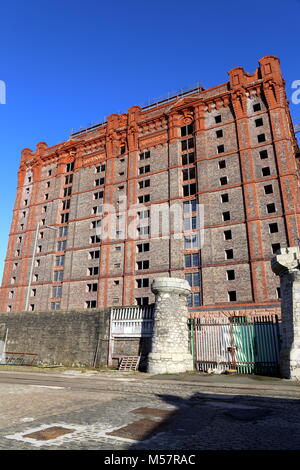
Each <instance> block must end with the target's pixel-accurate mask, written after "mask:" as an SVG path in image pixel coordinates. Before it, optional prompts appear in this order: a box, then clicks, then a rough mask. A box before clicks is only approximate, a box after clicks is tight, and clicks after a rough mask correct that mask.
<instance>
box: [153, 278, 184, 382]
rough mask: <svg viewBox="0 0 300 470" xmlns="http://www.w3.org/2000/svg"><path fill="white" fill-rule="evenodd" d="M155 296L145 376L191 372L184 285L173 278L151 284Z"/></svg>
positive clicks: (181, 280) (182, 281)
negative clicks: (149, 349) (151, 336)
mask: <svg viewBox="0 0 300 470" xmlns="http://www.w3.org/2000/svg"><path fill="white" fill-rule="evenodd" d="M151 288H152V292H153V293H154V294H155V309H154V329H153V338H152V349H151V352H150V353H149V356H148V372H150V373H157V374H162V373H178V372H186V371H188V370H192V369H193V358H192V355H191V353H190V347H189V330H188V324H187V321H188V309H187V302H186V300H187V296H188V295H189V294H190V293H191V288H190V286H189V284H188V282H187V281H185V280H183V279H176V278H172V277H161V278H157V279H155V280H154V281H153V283H152V286H151Z"/></svg>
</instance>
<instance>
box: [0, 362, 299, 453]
mask: <svg viewBox="0 0 300 470" xmlns="http://www.w3.org/2000/svg"><path fill="white" fill-rule="evenodd" d="M299 399H300V383H299V382H293V381H289V380H284V379H278V378H269V377H259V376H242V375H229V376H226V375H208V374H200V373H190V374H174V375H167V374H164V375H159V376H156V375H150V374H143V373H137V372H119V371H103V372H98V371H84V372H82V371H79V370H61V371H60V369H48V370H47V369H33V368H31V369H30V370H29V369H28V368H26V367H17V368H5V366H0V449H1V450H84V449H85V450H106V451H107V450H112V451H113V450H115V451H117V450H127V451H136V450H148V451H149V450H151V451H153V450H157V451H163V450H173V451H175V450H178V451H179V450H180V451H187V450H190V451H192V450H197V451H200V450H247V451H249V450H299V449H300V407H299V404H300V403H299Z"/></svg>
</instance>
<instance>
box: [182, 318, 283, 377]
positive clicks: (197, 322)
mask: <svg viewBox="0 0 300 470" xmlns="http://www.w3.org/2000/svg"><path fill="white" fill-rule="evenodd" d="M190 331H191V350H192V354H193V357H194V363H195V368H196V369H197V370H199V371H208V370H209V369H213V370H216V371H219V372H222V371H224V370H226V369H235V370H237V372H238V373H239V374H258V375H269V376H278V375H279V352H280V322H279V320H278V317H277V315H271V316H256V317H230V318H192V319H191V320H190Z"/></svg>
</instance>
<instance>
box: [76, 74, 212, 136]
mask: <svg viewBox="0 0 300 470" xmlns="http://www.w3.org/2000/svg"><path fill="white" fill-rule="evenodd" d="M203 90H204V88H203V87H202V86H201V84H200V82H197V84H196V86H195V85H193V88H190V87H185V88H181V89H180V90H178V91H177V92H172V93H168V94H167V95H164V96H161V97H160V98H157V99H155V100H154V99H153V100H149V101H148V103H147V104H146V103H144V104H142V105H141V108H142V110H143V111H148V110H150V109H153V108H158V107H159V106H161V105H163V104H165V103H169V102H171V101H174V100H175V99H179V98H183V97H185V96H188V95H193V94H195V93H199V92H200V91H203ZM150 101H151V102H150ZM126 112H127V111H124V112H123V111H119V112H118V114H124V113H126ZM105 124H107V121H103V122H100V123H98V124H95V125H93V126H90V127H86V128H84V129H80V130H79V131H76V132H72V133H71V135H70V137H73V138H74V137H77V136H79V135H81V134H85V133H87V132H92V131H94V130H96V129H99V128H100V127H103V126H105Z"/></svg>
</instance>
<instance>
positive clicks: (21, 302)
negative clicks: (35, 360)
mask: <svg viewBox="0 0 300 470" xmlns="http://www.w3.org/2000/svg"><path fill="white" fill-rule="evenodd" d="M296 152H297V142H296V139H295V135H294V132H293V128H292V125H291V118H290V114H289V108H288V102H287V100H286V95H285V84H284V81H283V78H282V75H281V72H280V65H279V60H278V59H277V58H276V57H273V56H267V57H264V58H263V59H261V60H260V61H259V67H258V69H257V70H256V72H255V73H254V74H252V75H250V74H248V73H246V72H244V70H243V69H242V68H240V67H238V68H235V69H233V70H230V71H229V82H228V83H225V84H222V85H219V86H216V87H214V88H211V89H208V90H204V89H195V90H191V91H190V92H186V93H184V94H182V95H179V96H176V97H174V98H170V99H169V100H167V101H164V102H160V103H155V104H153V105H151V106H147V107H144V108H140V107H139V106H133V107H132V108H130V109H129V110H128V113H127V114H122V115H117V114H112V115H110V116H108V119H107V121H106V122H104V123H101V124H99V125H97V126H94V127H92V128H88V129H85V130H83V131H80V132H77V133H74V134H72V135H71V136H70V139H69V140H67V141H65V142H63V143H61V144H58V145H55V146H53V147H48V146H47V144H45V143H43V142H41V143H39V144H38V145H37V148H36V151H35V152H33V151H32V150H30V149H24V150H23V151H22V156H21V163H20V169H19V173H18V187H17V194H16V202H15V206H14V213H13V219H12V225H11V231H10V237H9V243H8V249H7V257H6V262H5V269H4V275H3V282H2V288H1V299H0V311H2V312H9V311H12V312H16V311H23V310H25V308H26V296H27V293H28V284H29V278H30V271H31V263H32V255H33V249H34V242H35V235H36V227H37V224H38V223H40V224H41V226H40V229H39V231H38V239H37V244H36V245H37V252H36V254H35V259H34V263H33V266H32V268H33V270H32V282H31V287H30V292H29V294H30V296H29V299H28V309H29V310H32V309H33V310H38V311H40V310H41V311H43V310H51V309H62V310H70V309H79V310H81V309H83V308H93V307H97V308H101V307H108V306H118V305H133V304H135V303H136V302H149V303H152V302H153V301H154V296H153V294H152V293H151V289H150V285H151V282H152V280H153V279H154V278H157V277H166V276H172V277H177V278H184V277H185V276H186V275H187V274H194V277H193V280H194V282H193V283H194V284H195V285H193V286H192V292H193V298H192V300H191V304H192V305H194V306H191V310H192V311H194V310H197V311H198V310H202V309H203V311H204V310H205V309H206V308H207V307H214V306H217V307H218V308H220V310H222V309H224V310H225V311H227V310H230V306H231V305H237V306H240V308H241V310H243V308H244V307H245V306H247V308H248V307H252V308H253V310H254V311H255V308H256V306H257V305H259V306H260V307H259V308H261V306H263V305H266V306H268V305H270V303H271V304H272V305H273V304H274V305H279V299H278V287H279V280H277V279H276V277H275V276H274V274H273V273H272V271H271V268H270V259H271V258H272V256H273V252H274V251H276V248H278V247H279V244H280V247H284V246H293V245H295V244H296V242H297V237H298V229H297V218H298V220H299V189H298V188H299V178H298V174H297V164H296V157H295V156H296ZM190 193H191V194H190ZM122 196H126V197H127V200H126V205H125V207H123V205H122V199H121V197H122ZM188 200H196V201H197V202H199V203H200V204H203V206H204V245H203V246H202V249H201V250H199V248H198V249H195V248H194V247H188V246H185V245H184V240H180V239H176V238H171V239H167V238H166V239H157V238H150V239H149V240H147V238H145V239H142V237H141V239H139V240H132V239H131V238H130V237H128V235H127V233H126V230H127V227H128V224H129V223H131V221H132V218H129V215H128V212H127V210H128V209H130V208H131V207H132V205H134V204H137V203H139V202H140V203H141V201H143V207H142V208H141V211H145V210H147V208H150V207H153V206H156V205H157V204H163V203H167V204H171V205H172V204H174V203H178V202H179V203H180V204H182V203H183V202H184V201H188ZM106 204H112V205H113V206H114V207H115V208H116V215H117V216H120V218H119V219H118V220H119V223H120V226H119V229H120V230H119V231H120V235H119V238H118V239H117V240H116V239H113V240H111V239H108V240H104V239H102V240H101V241H99V240H98V239H97V228H96V226H95V224H96V223H97V220H100V219H101V217H102V215H103V214H105V205H106ZM101 205H102V213H97V210H99V209H97V207H99V206H101ZM137 210H139V209H137ZM193 215H194V216H195V214H194V213H193V212H190V213H188V214H186V215H185V216H193ZM134 220H136V217H135V218H134ZM135 223H136V222H135ZM140 225H141V227H146V226H147V218H141V219H140ZM49 226H50V227H52V229H49V228H48V227H49ZM64 227H66V228H65V229H64ZM53 229H55V230H53ZM123 229H124V230H125V231H124V233H122V230H123ZM64 230H66V231H67V233H64V232H63V231H64ZM142 230H144V228H142ZM145 230H146V229H145ZM192 233H193V232H192V231H191V234H192ZM63 242H66V243H63ZM142 243H148V244H149V246H148V248H147V251H145V250H142V251H140V250H139V247H138V246H137V245H141V244H142ZM226 250H227V251H226ZM96 252H98V253H97V254H96ZM198 253H199V255H200V256H199V262H198V260H197V258H196V257H193V256H192V255H195V254H198ZM186 255H191V257H186ZM190 260H193V261H192V262H191V263H190ZM142 261H146V262H148V266H146V265H145V264H144V265H142V264H141V263H140V262H142ZM146 264H147V263H146ZM189 279H191V276H189ZM199 303H200V305H199ZM266 308H267V307H266ZM267 309H268V308H267Z"/></svg>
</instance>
